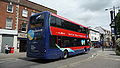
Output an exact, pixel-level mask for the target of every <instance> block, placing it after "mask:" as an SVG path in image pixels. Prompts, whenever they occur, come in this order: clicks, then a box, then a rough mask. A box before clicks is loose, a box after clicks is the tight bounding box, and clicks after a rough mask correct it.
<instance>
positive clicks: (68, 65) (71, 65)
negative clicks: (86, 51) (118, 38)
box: [57, 53, 99, 68]
mask: <svg viewBox="0 0 120 68" xmlns="http://www.w3.org/2000/svg"><path fill="white" fill-rule="evenodd" d="M98 55H99V54H97V53H94V54H93V55H92V56H91V57H89V58H87V59H85V60H82V61H78V62H75V63H71V64H67V65H63V66H60V67H57V68H69V67H74V66H76V65H77V64H79V63H82V62H86V61H91V60H92V59H95V58H96V56H98Z"/></svg>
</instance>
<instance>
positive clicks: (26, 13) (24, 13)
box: [22, 9, 28, 17]
mask: <svg viewBox="0 0 120 68" xmlns="http://www.w3.org/2000/svg"><path fill="white" fill-rule="evenodd" d="M22 16H23V17H28V11H27V10H25V9H23V10H22Z"/></svg>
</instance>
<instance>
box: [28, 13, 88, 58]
mask: <svg viewBox="0 0 120 68" xmlns="http://www.w3.org/2000/svg"><path fill="white" fill-rule="evenodd" d="M88 34H89V29H88V28H87V27H85V26H83V25H80V24H77V23H75V22H73V21H71V20H68V19H66V18H64V17H61V16H59V15H56V14H53V13H51V12H48V11H44V12H41V13H36V14H34V15H32V16H31V17H30V20H29V25H28V41H27V57H32V58H40V59H57V58H67V57H68V56H70V55H76V54H79V53H84V52H88V51H89V50H90V44H89V35H88Z"/></svg>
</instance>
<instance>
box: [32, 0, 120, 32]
mask: <svg viewBox="0 0 120 68" xmlns="http://www.w3.org/2000/svg"><path fill="white" fill-rule="evenodd" d="M30 1H32V2H35V3H38V4H41V5H43V6H46V7H48V8H51V9H55V10H57V14H58V15H60V16H63V17H65V18H67V19H69V20H72V21H74V22H76V23H78V24H82V25H84V26H87V27H92V28H95V27H98V26H101V27H103V28H105V29H107V30H110V26H109V24H110V23H111V22H110V13H109V11H110V10H108V11H105V9H110V8H112V7H113V6H116V7H118V6H120V5H119V4H120V1H119V0H30ZM116 11H117V10H116Z"/></svg>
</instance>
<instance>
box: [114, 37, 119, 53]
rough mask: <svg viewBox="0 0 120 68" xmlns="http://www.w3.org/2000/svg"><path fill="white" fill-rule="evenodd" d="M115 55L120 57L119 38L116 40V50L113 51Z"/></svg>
mask: <svg viewBox="0 0 120 68" xmlns="http://www.w3.org/2000/svg"><path fill="white" fill-rule="evenodd" d="M115 53H116V55H120V38H118V39H117V40H116V50H115Z"/></svg>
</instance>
